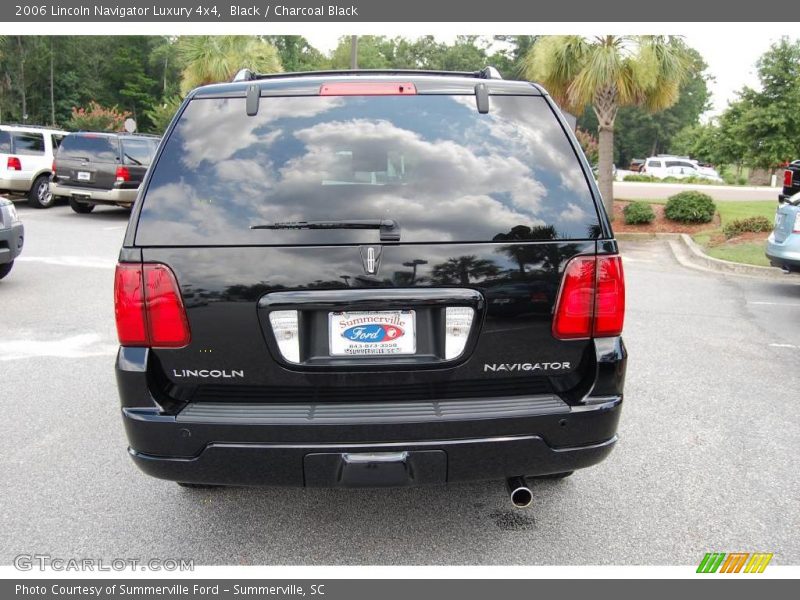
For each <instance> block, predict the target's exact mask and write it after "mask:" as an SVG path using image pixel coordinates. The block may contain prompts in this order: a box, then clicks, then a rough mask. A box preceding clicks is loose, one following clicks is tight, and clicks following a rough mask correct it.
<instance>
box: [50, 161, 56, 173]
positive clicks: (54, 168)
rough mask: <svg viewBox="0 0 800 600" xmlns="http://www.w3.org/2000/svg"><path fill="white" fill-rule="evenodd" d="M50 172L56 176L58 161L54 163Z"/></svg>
mask: <svg viewBox="0 0 800 600" xmlns="http://www.w3.org/2000/svg"><path fill="white" fill-rule="evenodd" d="M50 172H51V173H52V174H53V175H55V174H56V161H53V166H52V167H50Z"/></svg>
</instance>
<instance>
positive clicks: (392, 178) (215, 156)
mask: <svg viewBox="0 0 800 600" xmlns="http://www.w3.org/2000/svg"><path fill="white" fill-rule="evenodd" d="M387 218H391V219H395V220H396V221H397V222H399V224H400V227H401V231H402V237H401V241H403V242H455V241H462V242H463V241H476V242H485V241H492V240H495V239H497V240H500V239H553V238H562V239H581V238H589V237H596V236H597V233H598V229H599V227H598V217H597V211H596V208H595V206H594V203H593V200H592V196H591V192H590V189H589V185H588V183H587V181H586V178H585V176H584V174H583V171H582V170H581V167H580V164H579V161H578V159H577V156H576V154H575V151H574V150H573V148H572V146H571V145H570V143H569V140H568V138H567V136H566V134H565V133H564V131H563V130H562V129H561V126H560V125H559V122H558V121H557V119H556V117H555V116H554V114H553V112H552V111H551V109H550V107H549V106H548V105H547V103H546V101H545V100H544V99H543V98H541V97H536V96H494V97H492V101H491V111H490V113H489V114H488V115H482V114H479V113H478V111H477V110H476V107H475V97H474V96H423V95H419V96H405V97H400V96H375V97H300V98H262V100H261V105H260V110H259V112H258V115H256V116H254V117H248V116H247V114H246V112H245V100H244V99H243V98H227V99H195V100H193V101H192V102H191V103H190V104H189V106H188V107H187V108H186V110H185V111H184V113H183V115H182V116H181V119H180V121H179V123H178V125H177V127H176V128H175V130H174V131H173V133H172V135H171V136H170V139H169V140H168V141H167V142H166V145H165V147H164V150H163V152H162V154H161V157H160V158H159V161H158V163H157V164H156V165H155V167H154V171H153V174H152V178H151V181H150V184H149V187H148V189H147V191H146V196H145V200H144V204H143V208H142V213H141V216H140V220H139V225H138V229H137V238H136V239H137V242H138V243H141V244H152V245H208V244H210V243H213V244H226V245H246V244H322V243H325V244H336V243H377V242H378V241H379V233H378V232H377V231H374V230H346V231H343V230H285V229H284V230H252V229H250V227H251V226H253V225H259V224H270V223H275V222H285V221H303V220H353V219H387Z"/></svg>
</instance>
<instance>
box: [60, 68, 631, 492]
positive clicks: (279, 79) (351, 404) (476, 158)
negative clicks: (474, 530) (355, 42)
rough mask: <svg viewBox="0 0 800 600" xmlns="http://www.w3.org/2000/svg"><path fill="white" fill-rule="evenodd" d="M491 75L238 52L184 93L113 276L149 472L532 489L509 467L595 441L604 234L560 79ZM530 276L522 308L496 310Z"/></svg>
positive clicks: (233, 479)
mask: <svg viewBox="0 0 800 600" xmlns="http://www.w3.org/2000/svg"><path fill="white" fill-rule="evenodd" d="M493 75H494V73H493V72H492V71H490V70H484V71H481V72H479V73H461V74H453V73H433V72H419V71H403V72H399V73H398V72H395V71H387V72H383V73H381V72H374V71H364V72H363V73H358V74H353V73H337V72H320V73H300V74H280V75H264V76H258V75H253V74H251V73H249V72H248V71H245V72H243V73H241V74H240V75H239V76H237V78H236V79H235V80H234V82H231V83H225V84H217V85H211V86H206V87H202V88H199V89H196V90H194V91H193V92H190V93H189V94H188V96H187V98H186V99H185V100H184V104H183V106H182V107H181V109H180V110H179V111H178V113H177V115H176V117H175V119H176V120H175V121H174V123H173V124H172V126H171V129H170V130H169V131H171V132H170V133H169V135H168V137H167V138H165V139H164V141H163V142H162V143H161V145H160V147H159V151H158V154H157V156H156V158H155V159H154V162H153V166H152V168H151V169H150V171H148V173H147V175H146V176H145V180H144V183H143V184H142V192H141V197H140V198H139V200H138V201H137V203H136V205H135V206H134V209H133V212H132V214H131V218H130V221H129V224H128V229H127V232H126V235H125V239H124V242H123V247H122V250H121V253H120V262H119V264H118V266H117V270H116V275H115V290H114V295H115V307H116V312H115V314H116V322H117V331H118V335H119V341H120V344H121V347H120V350H119V354H118V358H117V363H116V374H117V382H118V387H119V394H120V398H121V402H122V418H123V420H124V422H125V428H126V432H127V436H128V441H129V446H130V456H131V457H132V459H133V461H134V462H135V463H136V464H137V465H138V466H139V467H140V468H141V469H142V470H143V471H144V472H145V473H147V474H149V475H153V476H155V477H161V478H164V479H168V480H174V481H177V482H180V483H182V484H184V485H203V484H210V485H220V484H223V485H224V484H228V485H240V484H243V485H296V486H303V485H305V486H406V485H419V484H443V483H446V482H455V481H464V480H481V479H500V478H505V479H507V482H508V485H509V488H510V492H511V497H512V502H513V503H514V504H515V505H518V506H523V505H526V504H528V503H529V502H530V500H531V491H530V489H529V488H528V487H527V486H526V484H525V482H524V479H523V476H547V477H564V476H566V475H568V474H570V473H571V472H572V471H573V470H575V469H580V468H583V467H588V466H590V465H594V464H596V463H598V462H600V461H601V460H603V459H604V458H605V457H606V456H607V455H608V454H609V452H610V451H611V449H612V448H613V446H614V444H615V442H616V440H617V434H616V431H617V422H618V420H619V416H620V411H621V407H622V400H623V383H624V379H625V365H626V350H625V346H624V344H623V341H622V338H621V332H622V325H623V318H624V305H625V299H624V298H625V286H624V278H623V271H622V261H621V258H620V256H619V254H618V246H617V242H616V240H615V239H614V235H613V233H612V230H611V226H610V223H609V220H608V217H607V215H606V213H605V211H604V208H603V203H602V201H601V198H600V194H599V192H598V189H597V186H596V184H595V182H594V178H593V177H592V176H591V169H590V166H589V164H588V163H587V161H586V159H585V157H584V155H583V152H582V151H581V149H580V146H579V145H578V142H577V140H576V139H575V136H574V135H573V133H572V131H571V129H570V128H569V127H567V126H566V124H565V122H564V120H563V116H562V115H561V112H560V111H559V110H558V107H557V106H556V105H555V104H554V102H553V100H552V99H551V98H550V96H549V95H548V94H547V93H546V92H545V91H544V90H543V89H542V88H541V87H539V86H538V85H536V84H532V83H528V82H521V81H504V80H502V79H499V78H497V77H496V75H495V76H494V77H493ZM59 172H60V169H59ZM498 277H508V278H509V279H511V278H513V280H514V282H515V283H518V284H520V285H519V286H517V285H514V286H508V287H507V288H505V289H504V288H502V287H498V286H497V285H496V282H497V279H498ZM520 286H524V287H525V294H527V298H528V300H526V301H527V302H530V303H531V304H532V308H531V310H528V309H527V308H525V312H526V313H527V314H521V313H520V314H513V315H508V314H502V311H500V312H501V314H495V311H493V307H499V306H503V302H502V300H503V299H504V298H507V299H508V300H510V302H511V303H512V304H515V303H517V302H518V297H519V294H520V289H519V288H520ZM550 290H553V291H552V292H551V291H550ZM556 292H557V293H556ZM489 300H491V304H490V303H489ZM534 307H535V309H534Z"/></svg>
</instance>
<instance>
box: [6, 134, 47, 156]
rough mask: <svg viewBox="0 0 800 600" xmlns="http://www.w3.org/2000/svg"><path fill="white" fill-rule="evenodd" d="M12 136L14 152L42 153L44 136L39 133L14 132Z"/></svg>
mask: <svg viewBox="0 0 800 600" xmlns="http://www.w3.org/2000/svg"><path fill="white" fill-rule="evenodd" d="M12 137H13V138H14V142H13V147H14V153H15V154H44V136H43V135H42V134H41V133H22V132H15V133H13V134H12Z"/></svg>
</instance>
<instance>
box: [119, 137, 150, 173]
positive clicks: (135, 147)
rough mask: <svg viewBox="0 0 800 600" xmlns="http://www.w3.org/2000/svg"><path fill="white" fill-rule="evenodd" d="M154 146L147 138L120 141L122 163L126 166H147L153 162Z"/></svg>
mask: <svg viewBox="0 0 800 600" xmlns="http://www.w3.org/2000/svg"><path fill="white" fill-rule="evenodd" d="M154 151H155V145H154V144H153V142H152V141H151V140H149V139H147V138H142V139H132V138H123V139H122V161H123V162H124V163H125V164H126V165H141V166H147V165H149V164H150V162H151V161H152V160H153V153H154Z"/></svg>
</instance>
